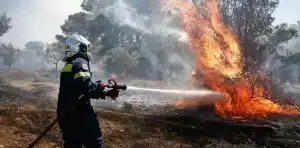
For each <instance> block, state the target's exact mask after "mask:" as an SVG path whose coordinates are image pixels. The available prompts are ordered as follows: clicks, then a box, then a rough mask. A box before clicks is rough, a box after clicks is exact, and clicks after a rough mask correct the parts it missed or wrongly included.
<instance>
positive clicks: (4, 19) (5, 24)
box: [0, 13, 12, 36]
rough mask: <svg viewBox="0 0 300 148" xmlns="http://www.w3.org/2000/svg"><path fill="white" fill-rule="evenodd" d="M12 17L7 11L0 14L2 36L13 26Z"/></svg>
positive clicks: (0, 32)
mask: <svg viewBox="0 0 300 148" xmlns="http://www.w3.org/2000/svg"><path fill="white" fill-rule="evenodd" d="M11 20H12V19H11V18H10V17H8V16H7V15H6V13H2V14H0V36H2V35H3V34H5V33H7V32H8V30H9V29H11V28H12V22H11Z"/></svg>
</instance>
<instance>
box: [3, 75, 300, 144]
mask: <svg viewBox="0 0 300 148" xmlns="http://www.w3.org/2000/svg"><path fill="white" fill-rule="evenodd" d="M56 89H57V86H56V85H55V84H54V83H52V82H49V81H46V80H43V79H41V78H39V76H38V75H37V74H31V75H30V74H22V73H20V72H10V73H1V74H0V148H23V147H27V146H28V144H29V143H30V142H32V141H33V140H34V138H36V137H37V135H38V134H39V133H40V132H41V131H42V130H43V129H44V128H45V126H47V125H48V124H49V123H50V122H51V121H52V120H53V119H54V118H55V104H56V101H55V100H53V99H49V98H51V97H53V96H51V94H55V93H56V92H55V91H56ZM49 94H50V95H49ZM96 111H97V114H98V117H99V121H100V125H101V128H102V132H103V134H104V136H105V147H106V148H197V147H202V148H233V147H234V148H252V147H253V148H254V147H255V148H256V147H257V148H258V147H261V148H263V147H270V148H275V147H283V148H285V147H286V148H297V147H300V136H299V135H300V132H299V131H300V128H299V127H300V124H298V123H299V121H298V120H296V121H294V120H295V119H293V122H292V120H288V121H287V122H288V123H290V124H291V125H292V126H291V127H289V128H284V131H283V130H281V129H282V128H279V127H280V126H281V125H282V124H279V123H278V124H277V123H276V124H275V123H274V124H272V126H270V125H269V124H268V125H267V126H261V125H259V126H254V125H252V124H251V125H246V124H236V123H225V122H223V121H219V120H217V121H204V120H199V119H193V118H190V117H189V116H164V115H155V116H154V115H151V116H147V115H137V114H133V113H124V112H116V111H112V110H99V109H96ZM201 113H203V112H201ZM286 131H289V132H286ZM269 137H270V138H269ZM283 137H284V138H283ZM36 147H40V148H54V147H62V138H61V135H60V132H59V130H58V127H57V125H56V126H55V127H54V129H52V130H51V131H50V132H49V133H48V134H47V135H46V136H45V137H44V138H43V139H42V140H41V141H40V142H39V143H38V145H37V146H36Z"/></svg>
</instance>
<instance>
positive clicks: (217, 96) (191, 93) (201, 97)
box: [127, 86, 224, 103]
mask: <svg viewBox="0 0 300 148" xmlns="http://www.w3.org/2000/svg"><path fill="white" fill-rule="evenodd" d="M127 90H128V91H146V92H156V93H164V94H173V95H181V96H182V97H183V98H184V100H186V101H197V102H198V103H201V102H203V103H213V102H216V101H218V100H221V99H224V95H223V94H222V93H219V92H214V91H210V90H205V89H202V90H174V89H173V90H172V89H152V88H142V87H134V86H127ZM184 100H182V101H184Z"/></svg>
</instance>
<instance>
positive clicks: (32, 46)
mask: <svg viewBox="0 0 300 148" xmlns="http://www.w3.org/2000/svg"><path fill="white" fill-rule="evenodd" d="M45 46H46V45H45V43H44V42H42V41H29V42H27V43H26V44H25V49H26V50H31V51H34V52H35V53H36V54H37V55H42V54H43V52H44V49H45Z"/></svg>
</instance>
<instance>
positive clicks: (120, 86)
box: [105, 79, 127, 90]
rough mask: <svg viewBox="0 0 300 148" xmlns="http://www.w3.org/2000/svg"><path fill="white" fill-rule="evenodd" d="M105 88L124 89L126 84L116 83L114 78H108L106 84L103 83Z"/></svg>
mask: <svg viewBox="0 0 300 148" xmlns="http://www.w3.org/2000/svg"><path fill="white" fill-rule="evenodd" d="M105 87H106V88H112V89H121V90H126V89H127V85H126V84H117V82H116V80H115V79H109V80H108V84H107V85H105Z"/></svg>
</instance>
